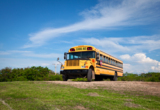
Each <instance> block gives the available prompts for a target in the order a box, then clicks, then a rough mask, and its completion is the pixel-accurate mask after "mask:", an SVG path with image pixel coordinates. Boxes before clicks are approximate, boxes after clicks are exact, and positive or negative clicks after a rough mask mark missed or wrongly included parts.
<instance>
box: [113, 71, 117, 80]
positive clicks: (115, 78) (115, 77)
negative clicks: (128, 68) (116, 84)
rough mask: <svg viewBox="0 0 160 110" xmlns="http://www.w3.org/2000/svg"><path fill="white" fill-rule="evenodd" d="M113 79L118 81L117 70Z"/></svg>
mask: <svg viewBox="0 0 160 110" xmlns="http://www.w3.org/2000/svg"><path fill="white" fill-rule="evenodd" d="M113 81H117V72H115V75H114V76H113Z"/></svg>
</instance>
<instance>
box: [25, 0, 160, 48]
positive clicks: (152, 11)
mask: <svg viewBox="0 0 160 110" xmlns="http://www.w3.org/2000/svg"><path fill="white" fill-rule="evenodd" d="M159 2H160V0H121V1H120V2H117V1H114V2H109V1H100V3H99V4H97V5H96V6H95V7H93V8H91V9H90V10H86V11H83V12H82V13H81V14H80V15H82V16H83V17H84V20H83V21H81V22H78V23H75V24H72V25H70V26H66V27H62V28H52V29H46V30H42V31H39V32H37V33H33V34H30V38H29V40H30V41H31V44H26V45H24V46H23V48H29V47H35V46H41V45H43V44H45V42H46V41H48V40H49V39H51V38H54V37H57V36H59V35H62V34H66V33H71V32H75V31H80V30H97V29H109V30H110V29H113V28H117V27H120V26H121V27H122V26H133V25H146V24H149V23H151V22H154V21H156V20H157V19H158V18H159V13H158V12H159V10H158V9H157V8H155V7H156V5H157V4H159ZM115 46H116V45H115ZM122 48H123V47H122Z"/></svg>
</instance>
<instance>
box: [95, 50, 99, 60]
mask: <svg viewBox="0 0 160 110" xmlns="http://www.w3.org/2000/svg"><path fill="white" fill-rule="evenodd" d="M96 60H99V53H98V52H97V56H96Z"/></svg>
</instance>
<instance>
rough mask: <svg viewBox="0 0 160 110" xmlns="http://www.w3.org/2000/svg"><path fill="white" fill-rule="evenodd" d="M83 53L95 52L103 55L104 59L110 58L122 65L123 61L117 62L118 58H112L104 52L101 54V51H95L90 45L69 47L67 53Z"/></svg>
mask: <svg viewBox="0 0 160 110" xmlns="http://www.w3.org/2000/svg"><path fill="white" fill-rule="evenodd" d="M90 47H91V48H92V49H91V50H90V49H88V48H90ZM71 49H73V50H74V51H72V50H71ZM84 51H96V52H99V53H100V54H102V55H104V56H106V57H109V58H112V59H114V60H116V61H119V62H120V63H123V61H121V60H119V59H118V58H116V57H114V56H112V55H110V54H108V53H106V52H103V51H101V50H99V49H97V48H95V47H93V46H91V45H79V46H74V47H71V48H70V49H69V51H68V52H69V53H72V52H84Z"/></svg>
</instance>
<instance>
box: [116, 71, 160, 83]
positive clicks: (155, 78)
mask: <svg viewBox="0 0 160 110" xmlns="http://www.w3.org/2000/svg"><path fill="white" fill-rule="evenodd" d="M118 80H119V81H148V82H160V72H148V73H141V74H133V73H128V72H126V73H124V74H123V77H119V78H118Z"/></svg>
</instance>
